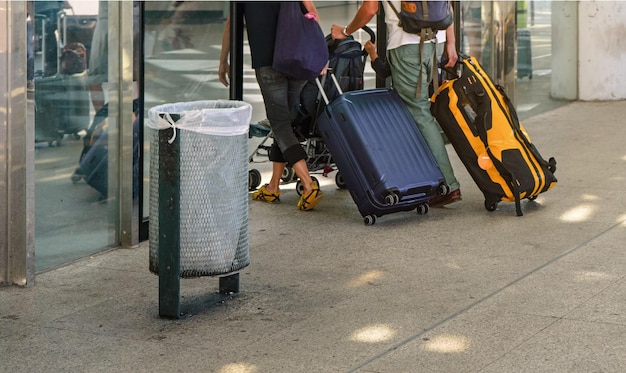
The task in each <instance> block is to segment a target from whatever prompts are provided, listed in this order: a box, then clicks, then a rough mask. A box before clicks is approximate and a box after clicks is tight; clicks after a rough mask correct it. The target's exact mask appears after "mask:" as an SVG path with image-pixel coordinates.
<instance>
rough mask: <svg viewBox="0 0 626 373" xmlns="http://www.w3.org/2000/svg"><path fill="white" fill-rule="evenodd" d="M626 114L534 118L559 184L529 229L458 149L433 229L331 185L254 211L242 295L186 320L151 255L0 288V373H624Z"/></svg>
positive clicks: (84, 263) (577, 109)
mask: <svg viewBox="0 0 626 373" xmlns="http://www.w3.org/2000/svg"><path fill="white" fill-rule="evenodd" d="M625 117H626V102H624V101H621V102H610V103H606V102H598V103H584V102H576V103H572V104H569V105H566V106H564V107H561V108H558V109H556V110H553V111H550V112H547V113H545V114H541V115H538V116H535V117H533V118H531V119H528V120H526V121H525V123H524V126H525V127H526V129H527V131H528V133H529V134H530V135H531V137H532V139H533V140H534V142H535V144H536V145H537V147H538V148H539V150H540V151H541V152H542V154H543V156H544V157H545V158H548V157H551V156H554V157H555V158H556V159H557V161H558V169H557V172H556V175H557V177H558V179H559V184H558V185H557V186H556V187H555V188H554V189H553V190H551V191H549V192H547V193H544V194H542V195H541V196H540V197H539V198H538V199H537V200H536V201H533V202H529V201H526V202H525V203H523V208H524V216H523V217H517V216H516V214H515V208H514V204H512V203H501V204H500V205H499V208H498V210H497V211H495V212H487V211H486V210H485V208H484V206H483V202H484V200H483V197H482V194H481V193H480V192H479V190H478V188H477V187H476V186H475V185H474V183H473V181H472V180H471V178H470V177H469V174H468V173H467V171H466V170H465V168H464V167H463V166H462V164H461V163H460V161H459V160H458V158H457V157H456V155H454V152H453V150H452V149H450V153H451V154H452V158H453V162H454V165H455V167H456V172H457V176H458V178H459V179H460V180H461V183H462V191H463V201H461V202H460V203H457V204H454V205H451V206H449V207H447V208H443V209H431V211H430V212H429V213H428V214H426V215H422V216H420V215H417V214H415V213H414V212H407V213H398V214H394V215H388V216H385V217H382V218H379V219H378V221H377V223H376V224H375V225H374V226H365V225H364V224H363V221H362V218H361V216H360V215H359V213H358V211H357V209H356V207H355V205H354V203H353V201H352V199H351V198H350V196H349V194H348V192H347V191H345V190H337V189H336V187H335V184H334V179H333V178H327V179H326V178H323V177H321V176H319V177H318V178H319V179H320V180H321V181H322V186H323V189H324V191H325V193H326V197H325V199H324V200H323V201H322V202H321V203H320V205H319V207H318V208H316V209H315V210H314V211H311V212H300V211H298V210H297V208H296V203H297V197H298V195H297V194H296V192H295V190H294V189H293V186H294V184H291V185H285V186H283V195H282V196H281V203H280V204H278V205H269V204H262V203H256V202H251V203H250V256H251V265H250V266H249V267H247V268H245V269H244V270H243V271H242V272H241V277H240V280H241V283H240V290H241V293H240V294H239V296H238V297H236V298H234V299H231V300H229V301H227V302H225V303H223V304H221V305H219V306H216V307H212V308H209V309H207V310H205V311H203V312H201V313H199V314H196V315H193V316H191V317H189V318H186V319H183V320H167V319H161V318H159V316H158V277H157V276H155V275H153V274H151V273H150V272H149V271H148V249H147V243H144V244H142V245H141V247H139V248H135V249H117V250H113V251H110V252H107V253H104V254H101V255H98V256H94V257H90V258H86V259H84V260H81V261H78V262H76V263H73V264H71V265H67V266H65V267H62V268H58V269H55V270H52V271H48V272H45V273H43V274H40V275H39V276H38V277H37V284H36V285H35V286H33V287H30V288H17V287H7V288H0V356H1V358H0V371H2V372H100V371H102V372H118V371H119V372H126V371H128V372H178V371H180V372H183V371H185V372H219V373H226V372H245V373H252V372H307V373H308V372H390V373H395V372H497V373H502V372H533V373H535V372H623V371H624V369H625V368H624V367H626V305H625V301H624V299H625V298H626V280H625V275H626V251H625V250H624V242H626V200H625V199H624V197H623V193H624V183H625V182H626V147H625V146H624V144H625V143H626V131H625V130H624V125H623V123H624V118H625ZM331 176H332V174H331ZM267 177H268V176H267V175H264V179H265V180H267ZM215 290H217V279H215V278H210V279H195V280H183V292H184V293H185V294H186V295H187V296H192V295H194V294H202V293H206V292H212V291H215Z"/></svg>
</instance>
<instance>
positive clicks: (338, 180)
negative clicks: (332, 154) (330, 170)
mask: <svg viewBox="0 0 626 373" xmlns="http://www.w3.org/2000/svg"><path fill="white" fill-rule="evenodd" d="M335 184H337V188H339V189H346V183H345V181H343V176H341V172H339V171H337V173H336V174H335Z"/></svg>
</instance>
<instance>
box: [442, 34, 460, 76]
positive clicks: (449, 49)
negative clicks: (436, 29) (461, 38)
mask: <svg viewBox="0 0 626 373" xmlns="http://www.w3.org/2000/svg"><path fill="white" fill-rule="evenodd" d="M446 56H447V57H448V62H447V63H446V65H445V67H454V65H455V64H456V61H457V60H458V59H459V56H458V54H457V52H456V39H455V37H454V23H453V24H451V25H450V26H448V28H447V29H446Z"/></svg>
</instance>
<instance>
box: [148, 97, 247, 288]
mask: <svg viewBox="0 0 626 373" xmlns="http://www.w3.org/2000/svg"><path fill="white" fill-rule="evenodd" d="M251 113H252V107H251V105H250V104H248V103H245V102H242V101H227V100H215V101H194V102H182V103H173V104H165V105H159V106H156V107H153V108H151V109H150V110H149V112H148V127H150V128H151V129H152V130H151V131H150V132H151V141H150V159H151V161H150V230H149V241H150V271H151V272H153V273H155V274H159V259H160V255H159V253H160V252H161V255H163V252H164V250H165V251H167V250H180V269H179V273H180V277H182V278H189V277H200V276H216V275H224V274H228V273H232V272H235V271H238V270H240V269H242V268H244V267H246V266H247V265H249V264H250V259H249V255H248V154H247V151H248V130H249V123H250V117H251ZM162 204H164V205H163V206H162ZM170 211H176V212H175V213H173V215H178V219H176V217H174V218H173V217H172V216H170V215H171V214H172V213H171V212H170ZM164 215H165V216H164ZM164 219H165V220H167V221H168V223H166V224H163V222H164ZM173 237H175V238H174V240H172V239H173ZM164 241H167V245H168V246H178V247H171V248H161V250H159V246H160V245H161V246H162V245H163V243H164ZM172 242H175V243H174V244H173V245H172V244H171V243H172ZM176 243H178V245H176ZM163 249H164V250H163Z"/></svg>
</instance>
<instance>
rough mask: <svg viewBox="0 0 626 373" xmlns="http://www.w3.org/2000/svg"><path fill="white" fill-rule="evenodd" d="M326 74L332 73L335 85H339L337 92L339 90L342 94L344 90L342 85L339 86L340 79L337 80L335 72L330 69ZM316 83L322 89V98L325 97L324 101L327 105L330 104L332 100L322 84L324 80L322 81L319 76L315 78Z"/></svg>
mask: <svg viewBox="0 0 626 373" xmlns="http://www.w3.org/2000/svg"><path fill="white" fill-rule="evenodd" d="M326 75H330V77H331V79H332V80H333V82H334V83H335V87H337V92H339V94H340V95H341V94H343V90H342V89H341V86H339V81H337V78H336V77H335V74H333V73H332V71H330V69H328V73H327V74H326ZM315 84H317V88H318V89H319V90H320V94H321V95H322V98H323V99H324V102H325V103H326V105H328V104H330V100H329V99H328V96H327V95H326V92H325V91H324V86H323V85H322V82H320V78H319V77H317V78H315Z"/></svg>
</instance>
